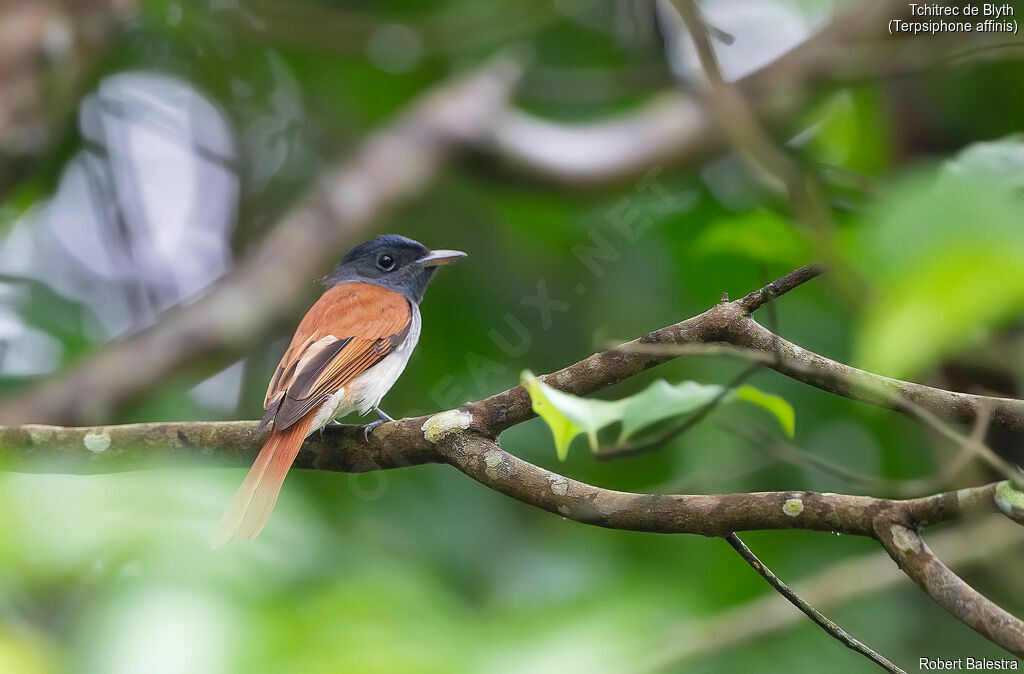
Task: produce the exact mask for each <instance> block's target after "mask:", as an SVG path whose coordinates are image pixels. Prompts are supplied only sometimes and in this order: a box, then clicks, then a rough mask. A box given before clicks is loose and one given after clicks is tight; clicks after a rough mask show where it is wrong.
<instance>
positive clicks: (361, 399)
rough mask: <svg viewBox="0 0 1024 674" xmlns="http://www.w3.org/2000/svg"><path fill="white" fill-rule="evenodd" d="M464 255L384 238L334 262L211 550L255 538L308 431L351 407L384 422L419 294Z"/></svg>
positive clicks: (405, 358) (277, 381)
mask: <svg viewBox="0 0 1024 674" xmlns="http://www.w3.org/2000/svg"><path fill="white" fill-rule="evenodd" d="M465 255H466V254H465V253H463V252H461V251H458V250H429V249H428V248H426V246H424V245H423V244H421V243H419V242H417V241H413V240H412V239H408V238H406V237H404V236H398V235H396V234H385V235H384V236H379V237H377V238H376V239H373V240H372V241H367V242H366V243H364V244H361V245H359V246H356V247H355V248H353V249H352V250H350V251H349V252H348V254H346V255H345V257H343V258H342V259H341V262H339V263H338V266H337V267H336V268H335V269H334V271H333V272H331V273H330V275H328V276H327V277H326V278H325V279H324V284H325V285H326V286H327V290H326V291H325V292H324V294H323V295H322V296H321V297H320V299H319V300H317V302H316V304H314V305H313V307H312V308H311V309H310V310H309V311H308V312H307V313H306V315H305V317H304V318H303V319H302V321H301V322H300V323H299V327H298V328H296V330H295V336H294V337H292V341H291V344H289V346H288V350H287V351H285V354H284V357H283V358H281V363H280V364H279V365H278V366H277V371H276V372H275V373H274V376H273V377H272V378H271V380H270V386H268V387H267V396H266V398H265V399H264V401H263V408H264V410H265V412H264V414H263V419H262V420H261V421H260V424H259V427H258V428H257V433H258V432H260V431H262V430H263V429H264V428H266V427H267V426H268V425H270V424H273V430H272V432H271V433H270V437H269V438H268V439H267V442H266V444H264V445H263V449H261V450H260V453H259V455H258V456H257V457H256V461H255V462H254V463H253V465H252V468H251V469H249V474H248V475H246V477H245V481H244V482H242V486H241V487H240V488H239V489H238V492H237V493H236V494H235V497H234V499H233V500H232V501H231V505H229V506H228V509H227V512H225V513H224V516H223V517H222V518H221V520H220V524H219V525H218V526H217V532H216V534H215V535H214V538H213V543H212V545H213V547H214V548H218V547H220V546H222V545H224V543H226V542H227V541H228V540H230V539H232V538H235V539H244V538H255V537H256V536H257V535H259V533H260V531H262V530H263V525H264V524H266V522H267V517H269V515H270V511H271V509H273V507H274V502H275V501H276V500H277V494H278V492H279V491H280V490H281V485H282V483H283V482H284V477H285V475H287V474H288V469H289V468H290V467H291V465H292V461H294V460H295V456H296V455H297V454H298V452H299V447H301V446H302V442H303V440H305V439H306V437H307V436H308V435H309V434H311V433H313V432H314V431H316V430H319V429H321V428H323V427H324V426H325V425H326V424H328V423H329V422H331V421H332V420H334V419H335V418H336V417H343V416H345V415H347V414H349V413H351V412H359V413H360V414H366V413H367V412H369V411H370V410H373V411H374V412H375V413H376V414H377V421H374V422H373V423H371V424H369V425H368V426H367V427H366V437H367V438H368V437H369V433H370V432H371V431H372V429H373V428H375V427H376V426H378V425H380V424H382V423H384V422H385V421H393V420H392V419H391V417H389V416H388V415H387V414H385V413H384V412H382V411H381V410H380V408H379V407H378V405H379V404H380V401H381V398H383V397H384V394H386V393H387V392H388V390H389V389H390V388H391V386H392V385H393V384H394V383H395V381H396V380H397V379H398V377H399V375H401V374H402V370H404V369H405V364H406V363H407V362H409V356H410V355H411V354H412V351H413V349H414V348H415V347H416V342H417V340H419V337H420V309H419V304H420V302H421V301H422V300H423V293H424V292H425V291H426V289H427V284H428V283H430V279H431V278H433V276H434V272H435V271H436V270H437V268H438V267H439V266H441V265H446V264H448V263H450V262H453V261H454V260H457V259H458V258H460V257H465Z"/></svg>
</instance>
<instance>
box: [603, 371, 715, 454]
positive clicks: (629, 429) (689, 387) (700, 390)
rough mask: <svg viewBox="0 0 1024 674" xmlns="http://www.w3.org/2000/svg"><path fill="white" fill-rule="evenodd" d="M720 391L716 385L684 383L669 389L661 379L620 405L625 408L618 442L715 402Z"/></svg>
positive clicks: (666, 383) (667, 384)
mask: <svg viewBox="0 0 1024 674" xmlns="http://www.w3.org/2000/svg"><path fill="white" fill-rule="evenodd" d="M723 390H724V389H723V387H721V386H718V385H717V384H698V383H697V382H695V381H684V382H683V383H681V384H679V385H677V386H672V385H671V384H669V383H668V382H667V381H665V380H664V379H659V380H658V381H656V382H654V383H652V384H651V385H650V386H648V387H647V388H646V389H644V390H643V391H641V392H640V393H637V394H636V395H633V396H630V397H629V398H626V399H625V400H623V401H622V402H625V403H626V407H625V409H624V410H623V414H622V433H621V434H620V435H619V442H620V443H621V442H624V441H625V440H627V439H628V438H630V437H631V436H633V435H634V434H635V433H636V432H637V431H639V430H641V429H643V428H646V427H647V426H650V425H651V424H655V423H657V422H659V421H663V420H665V419H670V418H672V417H677V416H679V415H682V414H686V413H687V412H693V411H694V410H697V409H698V408H700V407H703V406H704V405H707V404H708V403H709V402H711V401H712V400H714V399H715V396H718V395H721V393H722V391H723Z"/></svg>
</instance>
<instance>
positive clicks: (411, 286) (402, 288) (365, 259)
mask: <svg viewBox="0 0 1024 674" xmlns="http://www.w3.org/2000/svg"><path fill="white" fill-rule="evenodd" d="M465 256H466V254H465V253H463V252H462V251H458V250H430V249H429V248H427V247H426V246H424V245H423V244H422V243H420V242H419V241H413V240H412V239H410V238H407V237H404V236H399V235H398V234H384V235H382V236H378V237H377V238H376V239H373V240H372V241H367V242H366V243H363V244H360V245H358V246H356V247H355V248H353V249H352V250H350V251H349V252H348V253H346V254H345V257H343V258H341V262H339V263H338V266H337V267H335V268H334V271H332V272H331V273H330V274H329V275H328V276H327V277H326V278H325V279H324V284H325V285H326V286H327V287H328V288H330V287H332V286H336V285H338V284H339V283H353V282H357V283H372V284H373V285H378V286H381V287H383V288H387V289H388V290H394V291H395V292H397V293H401V294H402V295H404V296H405V297H406V298H407V299H409V301H411V302H415V303H416V304H419V303H420V302H421V301H422V300H423V293H424V292H426V290H427V284H428V283H430V279H431V278H433V276H434V272H435V271H437V268H438V267H440V266H441V265H446V264H448V263H450V262H454V261H455V260H457V259H459V258H460V257H465Z"/></svg>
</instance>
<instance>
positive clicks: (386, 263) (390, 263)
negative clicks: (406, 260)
mask: <svg viewBox="0 0 1024 674" xmlns="http://www.w3.org/2000/svg"><path fill="white" fill-rule="evenodd" d="M377 266H378V267H380V268H381V269H383V270H384V271H391V270H392V269H394V268H395V258H393V257H391V256H390V255H387V254H385V255H381V256H380V257H378V258H377Z"/></svg>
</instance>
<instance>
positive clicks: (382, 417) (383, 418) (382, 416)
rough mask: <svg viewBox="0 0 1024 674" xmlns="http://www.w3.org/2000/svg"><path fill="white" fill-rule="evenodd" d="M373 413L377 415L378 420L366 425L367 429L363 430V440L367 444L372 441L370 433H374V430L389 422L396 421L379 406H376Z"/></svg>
mask: <svg viewBox="0 0 1024 674" xmlns="http://www.w3.org/2000/svg"><path fill="white" fill-rule="evenodd" d="M373 411H374V413H375V414H376V415H377V420H376V421H373V422H371V423H368V424H366V428H364V429H363V439H364V440H366V441H367V442H369V441H370V433H372V432H373V429H375V428H377V427H378V426H380V425H381V424H383V423H385V422H387V421H394V419H392V418H391V417H389V416H388V415H387V412H385V411H384V410H382V409H381V408H379V407H377V406H374V408H373Z"/></svg>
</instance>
